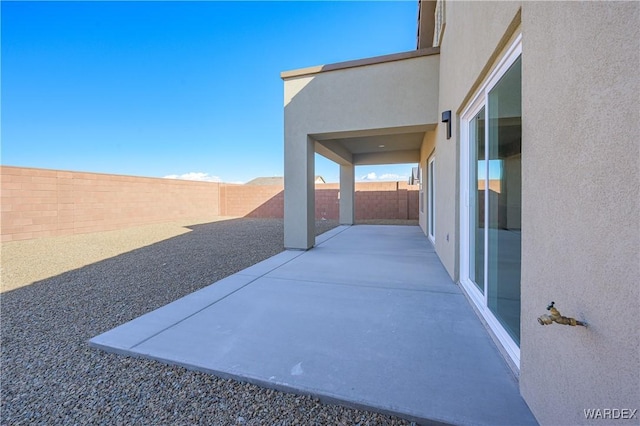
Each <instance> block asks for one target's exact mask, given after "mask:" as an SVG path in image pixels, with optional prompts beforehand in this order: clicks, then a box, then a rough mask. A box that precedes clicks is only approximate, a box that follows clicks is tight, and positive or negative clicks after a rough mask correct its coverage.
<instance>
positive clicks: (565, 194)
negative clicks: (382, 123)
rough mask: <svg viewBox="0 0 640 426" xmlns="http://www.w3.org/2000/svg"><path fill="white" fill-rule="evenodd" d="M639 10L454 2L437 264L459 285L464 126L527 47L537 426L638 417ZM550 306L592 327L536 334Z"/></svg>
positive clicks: (525, 354) (526, 287) (526, 231)
mask: <svg viewBox="0 0 640 426" xmlns="http://www.w3.org/2000/svg"><path fill="white" fill-rule="evenodd" d="M639 9H640V3H619V2H616V3H597V2H595V3H586V2H585V3H579V2H573V3H571V2H569V3H559V2H499V3H491V2H451V1H449V2H447V7H446V21H447V27H446V30H445V34H444V38H443V40H442V44H441V50H440V52H441V53H440V67H441V68H440V87H439V111H440V112H442V111H446V110H452V112H453V115H454V116H455V117H456V118H455V122H454V125H453V128H452V130H453V134H452V138H451V139H450V140H447V139H446V137H445V127H444V125H442V124H441V125H439V126H438V128H437V130H436V132H437V140H436V146H435V150H436V159H437V160H436V161H437V167H436V181H437V188H436V206H437V207H436V209H437V210H436V215H437V222H436V223H437V230H436V250H437V253H438V255H439V256H440V258H441V260H442V262H443V264H444V265H445V267H446V268H447V270H448V271H449V273H450V274H451V276H452V277H454V278H455V279H456V280H457V279H459V277H458V262H459V260H458V259H459V258H458V251H459V236H458V231H459V205H458V204H459V203H458V197H459V187H460V183H459V181H458V180H459V178H458V176H459V173H460V166H459V155H460V152H459V146H460V139H459V138H460V136H459V128H460V127H459V126H460V123H459V119H458V117H459V114H460V113H461V112H462V109H463V108H464V107H466V106H467V104H468V102H469V100H470V98H471V97H472V96H473V95H474V93H475V92H476V90H477V88H478V86H479V85H480V84H481V83H482V82H483V80H484V79H485V78H486V76H487V74H488V73H489V72H490V71H491V69H492V67H493V66H494V65H495V63H496V60H497V59H498V58H499V57H500V55H501V52H502V51H503V49H504V47H505V46H506V45H508V43H509V40H510V39H512V37H513V35H514V33H518V32H521V33H522V40H523V42H522V43H523V62H522V69H523V82H522V90H523V93H522V95H523V108H522V109H523V154H522V185H523V186H522V229H523V247H522V249H523V251H522V273H523V275H522V315H521V318H522V328H521V332H522V342H521V370H520V385H521V391H522V394H523V396H524V398H525V400H526V401H527V403H528V404H529V406H530V407H531V409H532V411H533V413H534V414H535V416H536V418H537V419H538V420H539V421H540V422H541V423H542V424H590V423H592V424H593V423H597V422H598V420H594V421H591V422H589V421H587V420H586V419H585V415H584V411H583V410H584V409H597V408H600V409H625V408H627V409H638V408H640V407H639V406H638V401H640V376H639V375H638V371H640V337H639V336H640V333H638V330H639V329H640V320H639V318H640V295H639V291H638V287H639V286H638V283H637V282H638V276H640V248H639V247H640V244H639V243H638V242H639V241H640V229H639V227H640V221H639V219H638V218H639V217H640V208H639V200H640V191H639V188H640V176H639V169H640V152H639V144H638V140H640V134H639V130H638V126H639V122H640V120H639V119H638V117H639V116H640V110H639V104H640V102H639V101H640V98H639V96H638V93H640V87H639V84H638V74H639V71H640V58H639V52H640V34H639V32H638V28H639V26H638V25H637V23H638V22H640V17H639ZM427 146H428V143H427V142H426V141H425V142H424V143H423V149H422V151H421V167H424V162H425V160H426V158H425V157H426V155H427V154H426V153H425V151H426V150H427ZM424 172H426V170H423V173H424ZM423 175H424V174H423ZM424 219H425V218H424V217H421V226H422V227H423V229H425V228H426V226H425V225H426V223H425V222H424ZM447 234H449V237H450V238H449V241H446V238H443V237H444V236H446V235H447ZM552 300H553V301H555V302H556V304H557V306H558V308H559V309H560V311H561V313H563V314H564V315H569V316H575V317H577V318H579V319H584V320H586V321H587V322H588V323H589V327H588V328H587V329H582V328H571V327H567V326H560V325H553V326H548V327H542V326H540V325H539V324H538V323H537V321H536V318H537V317H538V316H539V315H541V314H544V313H546V312H547V311H546V310H545V307H546V306H547V304H548V303H549V302H551V301H552ZM639 417H640V416H638V415H636V418H635V419H633V420H630V421H628V422H632V423H633V422H635V423H634V424H637V422H638V418H639ZM600 421H602V420H600ZM616 424H624V421H623V420H616Z"/></svg>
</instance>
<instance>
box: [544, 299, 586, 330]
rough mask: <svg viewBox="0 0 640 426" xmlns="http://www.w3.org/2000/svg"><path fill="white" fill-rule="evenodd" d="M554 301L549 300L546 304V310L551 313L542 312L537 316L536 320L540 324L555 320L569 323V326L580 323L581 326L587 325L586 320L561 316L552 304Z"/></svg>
mask: <svg viewBox="0 0 640 426" xmlns="http://www.w3.org/2000/svg"><path fill="white" fill-rule="evenodd" d="M555 303H556V302H551V304H550V305H549V306H547V311H549V312H551V315H547V314H544V315H540V316H539V317H538V322H539V323H540V325H549V324H552V323H554V322H557V323H558V324H564V325H570V326H576V325H581V326H583V327H586V326H587V323H586V322H582V321H578V320H577V319H575V318H569V317H563V316H562V315H560V312H558V310H557V309H556V308H555V307H554V306H553V305H555Z"/></svg>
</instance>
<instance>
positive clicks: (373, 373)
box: [90, 225, 536, 425]
mask: <svg viewBox="0 0 640 426" xmlns="http://www.w3.org/2000/svg"><path fill="white" fill-rule="evenodd" d="M315 243H316V244H315V245H316V246H315V247H314V248H313V249H311V250H308V251H285V252H282V253H280V254H278V255H276V256H274V257H272V258H270V259H267V260H265V261H263V262H261V263H258V264H256V265H254V266H252V267H250V268H247V269H245V270H243V271H240V272H238V273H236V274H234V275H231V276H229V277H227V278H225V279H223V280H221V281H219V282H217V283H215V284H212V285H210V286H209V287H206V288H204V289H202V290H199V291H197V292H195V293H192V294H190V295H189V296H186V297H184V298H182V299H179V300H177V301H175V302H173V303H171V304H169V305H167V306H164V307H162V308H160V309H158V310H156V311H153V312H150V313H148V314H146V315H144V316H142V317H140V318H137V319H135V320H133V321H131V322H129V323H126V324H123V325H122V326H120V327H117V328H115V329H113V330H111V331H108V332H106V333H104V334H101V335H99V336H97V337H94V338H93V339H91V342H90V343H91V345H92V346H94V347H97V348H101V349H104V350H106V351H110V352H117V353H121V354H126V355H131V356H137V357H144V358H150V359H155V360H159V361H161V362H165V363H169V364H175V365H181V366H184V367H187V368H189V369H194V370H199V371H205V372H210V373H212V374H215V375H217V376H221V377H227V378H233V379H237V380H241V381H247V382H251V383H255V384H258V385H261V386H265V387H270V388H274V389H278V390H283V391H289V392H295V393H301V394H311V395H314V396H317V397H319V398H320V399H322V400H324V401H327V402H337V403H340V404H344V405H348V406H354V407H358V408H366V409H370V410H375V411H379V412H384V413H389V414H395V415H398V416H400V417H404V418H407V419H410V420H415V421H418V422H419V423H428V422H441V423H449V424H485V425H498V424H535V423H536V422H535V419H534V417H533V416H532V414H531V412H530V411H529V409H528V407H527V405H526V404H525V402H524V401H523V399H522V398H521V397H520V394H519V391H518V384H517V381H516V379H515V377H514V376H513V375H512V372H511V370H510V369H509V367H508V366H507V364H506V362H505V361H504V359H503V358H502V356H501V355H500V353H499V352H498V349H497V348H496V346H495V345H494V343H493V341H492V340H491V338H490V337H489V335H488V334H487V332H486V330H485V329H484V327H483V326H482V324H481V322H480V320H479V319H478V317H477V316H476V314H475V313H474V312H473V310H472V308H471V306H470V304H469V303H468V302H467V300H466V298H465V296H464V295H463V294H462V292H461V290H460V289H459V288H458V286H457V285H455V284H454V283H453V282H452V281H451V279H450V278H449V276H448V274H447V272H446V271H445V269H444V268H443V266H442V265H441V263H440V261H439V259H438V258H437V256H436V254H435V252H434V250H433V247H432V246H431V244H430V242H429V241H428V240H427V238H426V237H425V236H424V234H423V233H422V231H421V230H420V228H419V227H417V226H375V225H357V226H340V227H338V228H335V229H333V230H331V231H329V232H327V233H325V234H322V235H321V236H319V237H318V238H317V240H316V242H315Z"/></svg>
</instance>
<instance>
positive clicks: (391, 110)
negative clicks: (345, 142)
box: [284, 55, 439, 136]
mask: <svg viewBox="0 0 640 426" xmlns="http://www.w3.org/2000/svg"><path fill="white" fill-rule="evenodd" d="M438 58H439V57H438V55H431V56H422V57H416V58H411V59H405V60H400V61H394V62H385V63H381V64H375V65H368V66H363V67H357V68H348V69H343V70H336V71H330V72H323V73H319V74H315V75H311V76H303V77H297V78H291V79H286V80H285V85H284V90H285V94H284V97H285V128H288V129H290V130H293V131H295V129H299V131H300V132H301V133H303V134H304V135H305V136H306V135H307V134H322V133H330V132H341V131H355V130H363V129H379V128H389V127H401V126H414V125H424V124H432V123H436V122H437V117H438V111H437V109H436V104H435V102H433V100H434V99H437V96H438V79H437V76H438V69H439V59H438Z"/></svg>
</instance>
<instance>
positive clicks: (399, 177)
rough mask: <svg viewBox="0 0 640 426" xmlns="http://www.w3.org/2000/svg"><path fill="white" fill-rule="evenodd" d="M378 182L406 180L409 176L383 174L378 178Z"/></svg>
mask: <svg viewBox="0 0 640 426" xmlns="http://www.w3.org/2000/svg"><path fill="white" fill-rule="evenodd" d="M378 179H379V180H407V179H409V176H404V175H399V174H396V173H385V174H383V175H382V176H380V177H379V178H378Z"/></svg>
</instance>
